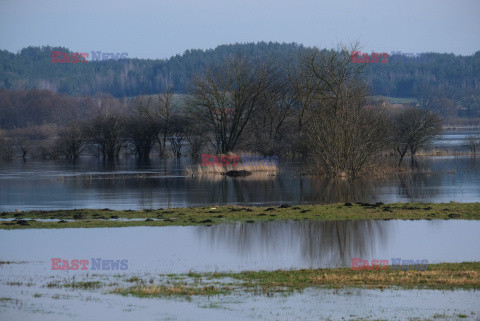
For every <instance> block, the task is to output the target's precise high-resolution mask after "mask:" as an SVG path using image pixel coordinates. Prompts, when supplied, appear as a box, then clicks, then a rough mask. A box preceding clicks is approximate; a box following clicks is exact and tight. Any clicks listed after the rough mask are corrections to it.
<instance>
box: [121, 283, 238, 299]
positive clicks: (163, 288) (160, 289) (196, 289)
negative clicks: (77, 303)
mask: <svg viewBox="0 0 480 321" xmlns="http://www.w3.org/2000/svg"><path fill="white" fill-rule="evenodd" d="M112 293H119V294H122V295H134V296H138V297H152V296H159V297H166V296H185V297H189V296H197V295H205V296H212V295H220V294H228V293H230V287H228V286H222V287H220V286H215V285H201V286H200V285H197V286H193V285H185V284H169V285H141V286H133V287H129V288H121V287H120V288H116V289H114V290H113V291H112Z"/></svg>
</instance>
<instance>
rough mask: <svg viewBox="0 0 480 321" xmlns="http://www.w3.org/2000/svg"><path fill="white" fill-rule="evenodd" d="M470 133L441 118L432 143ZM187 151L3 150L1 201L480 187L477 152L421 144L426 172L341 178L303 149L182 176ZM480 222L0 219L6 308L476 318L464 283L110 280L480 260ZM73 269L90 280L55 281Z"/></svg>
mask: <svg viewBox="0 0 480 321" xmlns="http://www.w3.org/2000/svg"><path fill="white" fill-rule="evenodd" d="M466 134H468V133H464V132H462V131H452V132H445V133H444V135H443V136H442V137H441V138H440V139H439V140H438V141H437V142H436V143H435V144H436V147H437V148H446V149H456V150H461V148H460V147H458V146H460V145H459V144H460V143H461V142H462V141H463V140H464V136H465V135H466ZM455 146H457V147H458V148H457V147H455ZM190 164H191V163H190V160H188V159H186V158H182V159H180V160H178V161H177V160H158V159H152V160H151V162H150V163H148V164H138V163H136V162H135V160H133V159H122V160H120V161H118V162H117V163H114V164H106V163H103V162H102V161H99V160H98V159H93V158H82V159H80V160H79V161H78V162H76V163H71V162H68V161H61V160H58V161H41V160H35V159H33V160H27V161H25V162H24V161H22V160H14V161H12V162H2V163H1V166H0V211H14V210H15V209H20V210H23V211H26V210H30V209H43V210H55V209H74V208H78V209H80V208H100V209H101V208H110V209H148V208H154V209H157V208H169V207H190V206H206V205H212V204H218V205H222V204H241V205H248V206H251V205H270V204H271V205H279V204H284V203H288V204H311V203H312V204H313V203H336V202H345V201H350V202H355V201H363V202H385V203H390V202H415V201H419V202H450V201H456V202H478V200H479V199H480V161H479V160H478V159H476V158H474V157H470V156H445V157H421V158H418V167H419V169H421V172H422V174H413V175H406V176H392V177H389V178H388V179H372V178H364V179H358V180H353V181H348V182H347V181H329V180H326V179H318V178H314V177H308V176H303V175H301V174H302V173H303V171H304V170H305V163H303V162H300V161H294V160H288V161H285V160H284V161H282V160H281V161H280V172H279V173H278V174H277V175H275V176H267V175H261V176H256V177H249V178H236V179H233V178H229V177H224V176H212V175H206V176H201V177H191V176H187V175H186V174H185V168H186V166H188V165H190ZM6 220H11V219H6ZM46 220H47V221H48V220H54V219H46ZM134 220H144V219H142V218H136V219H134ZM68 221H71V220H68ZM479 230H480V222H479V221H471V220H470V221H466V220H450V219H449V220H415V221H414V220H412V221H410V220H385V221H383V220H353V221H349V220H347V221H309V220H299V221H271V222H269V221H265V222H256V223H231V224H219V225H213V226H167V227H146V226H143V227H123V228H76V229H71V228H63V229H25V230H0V242H1V244H4V245H3V246H2V250H1V252H0V319H1V320H65V319H69V320H89V319H98V318H102V319H115V320H130V319H132V318H133V317H134V318H136V319H143V320H319V319H322V320H345V319H352V320H367V319H388V320H392V319H399V320H405V319H415V320H416V319H420V320H424V319H435V320H437V319H438V320H450V319H454V320H455V319H472V320H478V319H480V308H479V307H480V305H479V304H478V303H479V302H480V294H479V292H478V291H471V290H426V289H422V290H419V289H413V290H404V289H398V288H387V289H382V290H380V289H378V288H376V289H365V288H341V289H329V288H326V287H324V288H322V287H311V288H306V289H304V290H302V291H295V292H293V293H288V294H286V293H270V294H268V295H266V294H262V293H256V294H248V295H245V293H244V294H240V293H228V294H222V295H210V296H189V297H172V298H164V297H163V298H158V297H156V298H139V297H133V296H122V295H120V294H115V293H112V292H114V291H113V290H114V289H115V288H118V287H128V286H130V285H131V284H132V283H131V282H132V280H134V279H137V278H141V279H144V280H150V283H155V282H160V281H162V280H163V279H162V278H163V277H162V275H163V276H164V275H178V274H182V273H185V274H188V273H205V272H241V271H250V270H251V271H258V270H267V271H274V270H278V269H283V270H289V269H308V268H336V267H350V266H351V259H352V258H362V259H364V260H369V261H370V260H374V259H378V260H389V261H390V262H391V260H392V259H393V258H402V259H406V260H410V259H411V260H427V261H428V263H429V264H434V263H456V262H466V261H480V246H479V245H480V234H479V233H478V231H479ZM52 258H62V259H67V260H70V261H71V260H74V259H78V260H83V259H85V260H89V261H90V262H92V259H99V258H101V259H102V260H127V261H128V268H127V269H125V270H118V269H114V270H97V271H92V270H87V271H82V270H71V271H68V270H67V271H62V270H52V262H51V259H52ZM173 278H175V277H174V276H173ZM75 282H80V283H82V282H87V284H92V287H91V288H90V287H87V288H71V287H65V286H63V285H64V284H67V285H68V284H75ZM96 282H98V283H101V284H103V285H102V286H101V287H97V286H95V284H97V283H96ZM137 282H138V281H137Z"/></svg>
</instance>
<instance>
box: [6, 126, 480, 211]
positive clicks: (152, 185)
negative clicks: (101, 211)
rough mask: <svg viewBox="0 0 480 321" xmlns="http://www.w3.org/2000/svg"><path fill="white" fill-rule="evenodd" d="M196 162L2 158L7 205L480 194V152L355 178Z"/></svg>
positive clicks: (126, 205)
mask: <svg viewBox="0 0 480 321" xmlns="http://www.w3.org/2000/svg"><path fill="white" fill-rule="evenodd" d="M476 133H477V134H478V133H479V131H478V130H466V129H465V130H456V131H445V132H444V133H443V134H442V135H440V136H439V137H438V139H437V140H436V141H435V143H434V145H435V147H436V148H440V149H449V150H462V149H465V147H464V146H463V141H464V140H465V137H466V136H468V135H470V134H476ZM407 162H408V160H407ZM188 165H190V161H189V160H188V159H186V158H182V159H180V160H172V159H170V160H159V159H152V161H151V162H150V163H149V164H138V163H137V162H136V161H135V160H134V159H122V160H120V161H118V162H117V163H115V164H108V163H105V162H103V161H101V160H99V159H96V158H82V159H80V160H79V161H77V162H75V163H72V162H68V161H62V160H58V161H41V160H36V159H32V160H27V161H26V162H24V161H22V160H20V159H15V160H13V161H11V162H0V211H13V210H15V209H19V210H31V209H45V210H47V209H73V208H111V209H144V208H167V207H185V206H203V205H212V204H217V205H221V204H242V205H269V204H272V205H273V204H277V205H278V204H283V203H290V204H299V203H336V202H344V201H365V202H373V201H382V202H385V203H386V202H398V201H400V202H410V201H420V202H449V201H457V202H477V201H478V200H480V157H478V158H477V159H475V158H473V157H453V156H452V157H434V158H419V159H418V166H419V168H421V169H429V170H430V173H431V174H428V175H427V174H416V175H410V176H396V177H389V178H388V179H383V180H382V179H380V180H379V179H371V178H368V177H366V178H363V179H357V180H354V181H348V182H347V181H338V180H337V181H331V180H327V179H318V178H313V177H306V176H301V175H300V174H301V173H302V172H303V171H305V164H303V163H302V162H295V161H291V160H290V161H287V160H282V159H280V162H279V168H280V172H279V174H278V175H276V176H268V175H265V174H260V175H254V176H251V177H247V178H230V177H223V176H221V175H207V176H206V175H204V176H202V177H188V176H186V174H185V167H186V166H188Z"/></svg>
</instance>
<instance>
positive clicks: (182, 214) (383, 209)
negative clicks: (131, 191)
mask: <svg viewBox="0 0 480 321" xmlns="http://www.w3.org/2000/svg"><path fill="white" fill-rule="evenodd" d="M348 205H351V206H346V205H345V204H322V205H295V206H289V205H282V206H277V207H243V206H219V207H216V206H215V207H190V208H172V209H167V210H164V209H157V210H148V211H113V210H109V209H103V210H94V209H83V210H57V211H30V212H21V213H17V212H3V213H0V217H2V218H15V219H16V220H13V221H10V222H5V221H4V222H0V228H2V229H26V228H85V227H86V228H89V227H90V228H99V227H127V226H187V225H212V224H222V223H231V222H249V223H251V222H263V221H272V220H312V221H325V220H367V219H372V220H390V219H402V220H407V219H408V220H425V219H426V220H432V219H463V220H479V219H480V203H454V202H451V203H392V204H383V203H377V204H366V203H362V204H354V203H352V204H348ZM266 214H268V215H266ZM75 215H81V216H80V217H81V218H80V219H76V220H73V217H74V216H75ZM77 217H79V216H77ZM111 217H115V219H113V218H112V219H110V218H111ZM43 218H45V219H49V218H56V219H58V220H62V221H64V222H62V223H59V221H32V220H28V222H29V224H28V225H24V224H17V222H18V220H23V221H25V220H26V219H43ZM117 218H125V219H139V218H141V219H142V220H137V221H121V220H118V219H117ZM148 218H151V219H155V220H147V219H148ZM70 219H72V220H71V221H65V220H70Z"/></svg>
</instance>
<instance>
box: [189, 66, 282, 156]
mask: <svg viewBox="0 0 480 321" xmlns="http://www.w3.org/2000/svg"><path fill="white" fill-rule="evenodd" d="M274 80H275V76H274V73H273V72H272V68H271V63H255V62H252V61H249V60H247V59H246V58H243V57H235V58H232V59H230V60H227V61H226V62H225V63H224V64H223V65H221V66H215V67H210V68H208V69H206V70H205V71H204V72H203V73H202V74H200V75H197V76H196V77H195V78H194V80H193V88H192V90H191V92H190V96H189V97H188V106H189V107H190V110H191V112H192V114H193V115H194V116H195V118H196V119H197V121H199V122H202V123H204V124H205V125H206V126H208V128H209V131H210V132H211V133H212V134H213V137H214V145H215V148H216V150H217V152H218V153H222V154H224V153H227V152H230V151H232V150H233V149H234V148H235V147H236V146H237V144H238V143H239V141H240V139H241V137H242V134H243V133H244V131H245V128H246V125H247V124H248V123H249V121H250V120H251V118H252V116H253V115H254V112H255V110H256V108H257V107H258V104H259V101H260V98H261V96H262V95H263V94H264V93H265V92H266V91H267V90H268V88H269V86H270V85H271V84H272V83H273V82H274Z"/></svg>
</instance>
